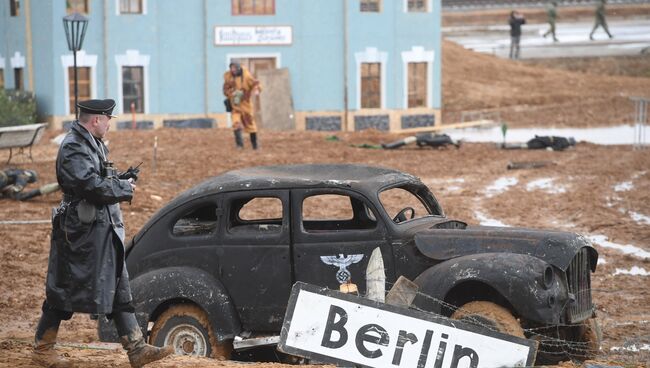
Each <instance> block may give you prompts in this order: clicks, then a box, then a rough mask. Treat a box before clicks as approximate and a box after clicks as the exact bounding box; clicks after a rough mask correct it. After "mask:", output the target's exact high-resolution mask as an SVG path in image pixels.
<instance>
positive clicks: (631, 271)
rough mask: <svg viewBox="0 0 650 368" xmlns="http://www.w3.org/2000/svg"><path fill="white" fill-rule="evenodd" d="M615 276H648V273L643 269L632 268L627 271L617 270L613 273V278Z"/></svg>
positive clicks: (649, 273) (649, 274)
mask: <svg viewBox="0 0 650 368" xmlns="http://www.w3.org/2000/svg"><path fill="white" fill-rule="evenodd" d="M616 275H632V276H650V272H648V271H646V270H645V268H642V267H637V266H632V268H630V269H629V270H625V269H622V268H617V269H616V272H614V276H616Z"/></svg>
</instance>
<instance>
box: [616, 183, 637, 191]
mask: <svg viewBox="0 0 650 368" xmlns="http://www.w3.org/2000/svg"><path fill="white" fill-rule="evenodd" d="M632 188H634V184H632V182H631V181H624V182H622V183H618V184H616V185H614V191H615V192H627V191H630V190H632Z"/></svg>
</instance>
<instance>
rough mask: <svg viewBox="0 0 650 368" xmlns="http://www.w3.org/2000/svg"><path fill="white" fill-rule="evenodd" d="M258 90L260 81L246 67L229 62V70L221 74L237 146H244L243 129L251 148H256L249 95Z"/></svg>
mask: <svg viewBox="0 0 650 368" xmlns="http://www.w3.org/2000/svg"><path fill="white" fill-rule="evenodd" d="M260 91H261V87H260V82H259V81H258V80H257V79H255V78H253V76H252V75H251V73H250V72H249V71H248V69H246V68H244V67H242V66H241V65H239V64H238V63H230V70H228V71H227V72H225V73H224V75H223V94H224V95H225V96H226V97H227V99H228V101H229V102H230V106H231V108H232V115H231V117H232V127H233V129H234V132H235V143H236V144H237V148H244V139H243V137H242V130H244V131H245V132H246V133H249V134H250V138H251V145H252V146H253V149H257V124H256V123H255V115H254V114H255V113H254V108H253V101H252V100H251V97H252V96H253V94H255V93H259V92H260Z"/></svg>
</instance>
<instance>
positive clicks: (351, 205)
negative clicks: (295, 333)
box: [291, 188, 394, 294]
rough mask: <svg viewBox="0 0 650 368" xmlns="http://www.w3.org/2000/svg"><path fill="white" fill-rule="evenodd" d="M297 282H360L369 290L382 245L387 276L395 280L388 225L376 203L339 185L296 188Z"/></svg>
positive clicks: (360, 286) (331, 285)
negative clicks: (371, 265) (369, 270)
mask: <svg viewBox="0 0 650 368" xmlns="http://www.w3.org/2000/svg"><path fill="white" fill-rule="evenodd" d="M291 203H292V220H291V221H292V236H293V245H292V246H293V255H292V257H293V271H294V279H295V281H303V282H306V283H310V284H315V285H319V286H325V287H328V288H330V289H334V290H338V289H339V287H340V285H341V284H344V283H354V284H356V286H357V288H358V290H359V292H360V293H362V294H363V293H365V292H366V278H365V274H366V267H367V265H368V261H369V259H370V256H371V254H372V252H373V250H374V249H375V248H377V247H379V248H380V249H381V252H382V258H383V261H384V267H385V270H386V280H387V281H388V282H393V281H394V274H393V272H392V270H393V266H392V265H393V255H392V252H391V251H390V245H389V243H388V240H387V232H386V227H385V225H384V223H383V222H382V220H381V219H380V217H379V216H377V210H376V209H375V207H374V206H373V205H372V203H371V202H370V201H369V200H367V199H366V198H365V197H363V196H362V195H360V194H359V193H356V192H353V191H347V190H342V189H337V188H323V189H311V188H310V189H300V190H292V192H291Z"/></svg>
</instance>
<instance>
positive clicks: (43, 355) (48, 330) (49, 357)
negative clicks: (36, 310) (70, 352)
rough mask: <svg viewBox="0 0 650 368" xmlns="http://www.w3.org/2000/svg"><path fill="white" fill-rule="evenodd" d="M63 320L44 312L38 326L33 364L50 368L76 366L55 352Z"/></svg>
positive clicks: (53, 314) (54, 314)
mask: <svg viewBox="0 0 650 368" xmlns="http://www.w3.org/2000/svg"><path fill="white" fill-rule="evenodd" d="M60 325H61V319H60V318H59V317H58V316H57V315H56V313H54V312H51V311H46V310H43V314H42V315H41V319H40V320H39V321H38V326H36V337H35V339H34V340H35V342H34V350H33V352H32V362H34V364H37V365H39V366H41V367H48V368H69V367H74V365H73V364H72V363H71V362H70V361H69V360H67V359H65V358H64V357H61V356H59V354H57V353H56V351H54V344H56V336H57V334H58V333H59V326H60Z"/></svg>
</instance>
